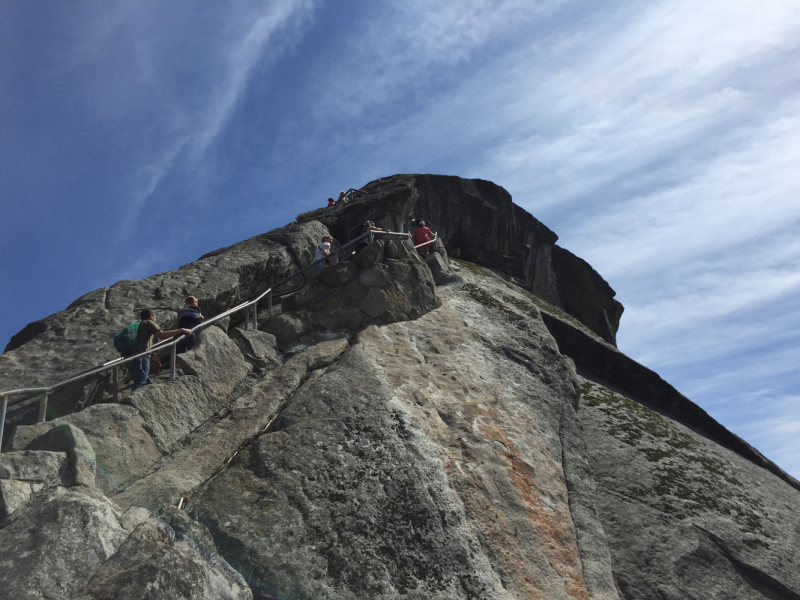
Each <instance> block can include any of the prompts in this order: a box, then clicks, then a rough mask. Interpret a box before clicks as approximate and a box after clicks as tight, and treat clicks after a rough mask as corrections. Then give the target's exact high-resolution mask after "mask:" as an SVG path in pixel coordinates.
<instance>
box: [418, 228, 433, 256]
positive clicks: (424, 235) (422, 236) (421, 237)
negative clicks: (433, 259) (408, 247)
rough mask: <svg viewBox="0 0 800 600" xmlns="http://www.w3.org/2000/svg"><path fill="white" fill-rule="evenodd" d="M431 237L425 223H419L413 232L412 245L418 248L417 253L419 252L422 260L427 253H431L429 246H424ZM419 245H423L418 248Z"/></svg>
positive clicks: (431, 233)
mask: <svg viewBox="0 0 800 600" xmlns="http://www.w3.org/2000/svg"><path fill="white" fill-rule="evenodd" d="M432 235H433V232H432V231H431V230H430V229H428V227H427V226H426V225H425V221H420V222H419V223H418V224H417V228H416V229H415V230H414V245H415V246H419V248H417V252H419V255H420V256H421V257H422V258H425V257H426V256H428V253H429V252H430V251H431V244H425V242H430V239H431V236H432ZM420 244H425V245H424V246H420Z"/></svg>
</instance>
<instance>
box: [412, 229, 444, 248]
mask: <svg viewBox="0 0 800 600" xmlns="http://www.w3.org/2000/svg"><path fill="white" fill-rule="evenodd" d="M438 236H439V234H438V233H434V234H433V239H432V240H428V241H427V242H422V243H421V244H420V245H419V246H414V249H415V250H416V249H417V248H422V247H423V246H427V245H428V244H433V243H434V242H435V241H436V238H437V237H438Z"/></svg>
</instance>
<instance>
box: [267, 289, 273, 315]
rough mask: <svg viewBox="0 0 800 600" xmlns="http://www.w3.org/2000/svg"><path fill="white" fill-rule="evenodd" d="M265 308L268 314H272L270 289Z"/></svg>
mask: <svg viewBox="0 0 800 600" xmlns="http://www.w3.org/2000/svg"><path fill="white" fill-rule="evenodd" d="M267 309H268V310H269V316H270V317H271V316H272V290H270V292H269V294H267Z"/></svg>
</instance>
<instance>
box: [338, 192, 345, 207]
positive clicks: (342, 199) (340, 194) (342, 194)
mask: <svg viewBox="0 0 800 600" xmlns="http://www.w3.org/2000/svg"><path fill="white" fill-rule="evenodd" d="M340 202H347V197H346V195H345V193H344V192H339V198H338V200H336V204H339V203H340Z"/></svg>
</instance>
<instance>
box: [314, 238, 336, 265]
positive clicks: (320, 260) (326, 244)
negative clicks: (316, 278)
mask: <svg viewBox="0 0 800 600" xmlns="http://www.w3.org/2000/svg"><path fill="white" fill-rule="evenodd" d="M332 241H333V238H332V237H331V236H329V235H325V236H322V243H321V244H320V245H319V246H317V251H316V253H315V254H314V269H315V270H316V271H322V270H323V269H324V268H325V265H327V264H330V258H328V257H329V256H330V253H331V242H332Z"/></svg>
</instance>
